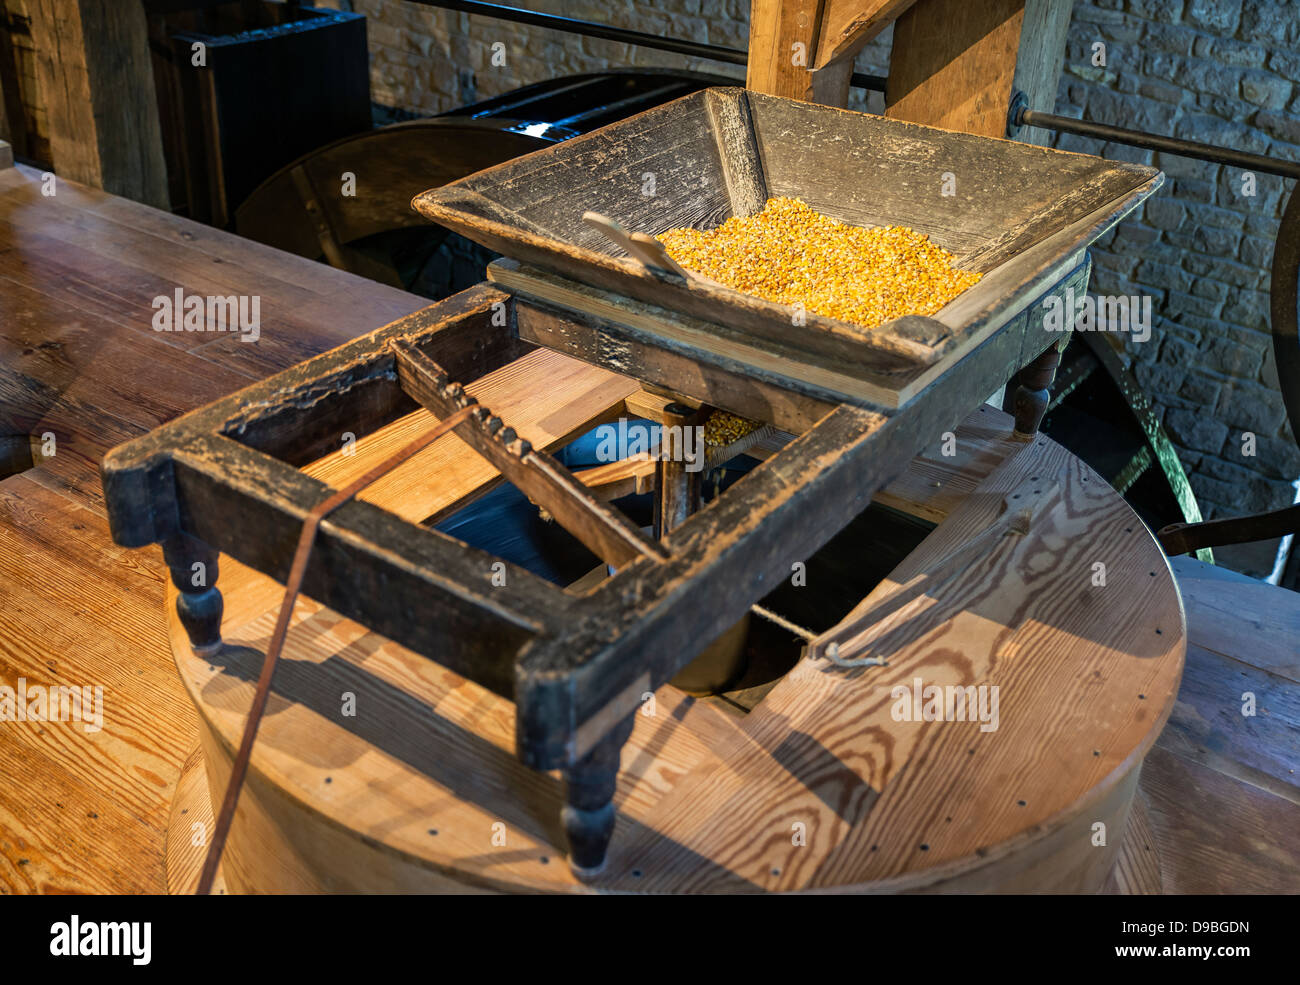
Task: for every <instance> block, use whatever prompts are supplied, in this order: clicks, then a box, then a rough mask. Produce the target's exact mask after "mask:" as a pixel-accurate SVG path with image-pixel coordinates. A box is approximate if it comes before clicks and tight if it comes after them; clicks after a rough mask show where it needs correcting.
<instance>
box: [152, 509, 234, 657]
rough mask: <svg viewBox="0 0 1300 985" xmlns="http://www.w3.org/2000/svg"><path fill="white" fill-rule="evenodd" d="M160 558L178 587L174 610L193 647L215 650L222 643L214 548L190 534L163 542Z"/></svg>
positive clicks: (201, 649) (178, 535) (221, 605)
mask: <svg viewBox="0 0 1300 985" xmlns="http://www.w3.org/2000/svg"><path fill="white" fill-rule="evenodd" d="M162 549H163V560H165V561H166V562H167V567H168V568H169V569H170V570H171V573H172V584H173V585H175V586H176V588H177V589H178V590H179V591H180V595H178V596H177V597H176V613H177V615H179V616H180V617H181V625H182V626H184V627H185V632H186V634H187V635H188V636H189V638H190V646H192V647H194V649H195V650H198V651H205V650H215V649H216V648H217V647H219V646H220V645H221V612H222V608H223V604H222V601H221V593H220V592H219V591H217V552H216V551H214V550H213V549H212V548H211V547H209V546H208V545H207V544H205V543H204V542H203V541H201V540H198V539H196V538H194V537H191V536H190V535H189V534H185V533H181V534H177V535H176V536H175V537H172V538H171V539H169V540H166V541H164V542H163V545H162Z"/></svg>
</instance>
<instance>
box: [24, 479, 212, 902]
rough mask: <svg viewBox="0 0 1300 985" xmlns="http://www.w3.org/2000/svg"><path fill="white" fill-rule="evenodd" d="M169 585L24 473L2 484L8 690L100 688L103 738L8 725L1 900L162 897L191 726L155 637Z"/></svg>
mask: <svg viewBox="0 0 1300 985" xmlns="http://www.w3.org/2000/svg"><path fill="white" fill-rule="evenodd" d="M164 579H165V576H164V574H163V571H162V565H161V563H160V558H159V557H158V554H157V552H149V553H147V554H139V553H136V552H132V551H127V550H124V549H121V548H117V547H115V546H113V545H112V544H111V542H110V541H109V538H108V531H107V527H106V525H105V523H104V520H103V518H102V517H100V516H97V515H95V514H93V513H91V512H90V511H88V510H86V509H83V508H81V507H80V506H78V505H77V504H75V503H74V502H72V501H70V500H68V499H66V498H64V497H62V496H59V495H57V494H55V493H53V492H51V491H50V490H48V489H44V488H42V487H41V486H39V485H37V484H35V483H33V482H31V481H30V480H29V479H28V478H27V477H26V476H12V477H10V478H8V479H5V480H3V481H0V641H3V643H2V644H0V684H3V685H4V686H6V687H10V688H16V687H17V682H18V679H19V678H22V679H24V680H25V681H26V682H27V686H29V687H30V686H33V685H40V686H49V685H63V686H75V687H83V686H91V687H95V686H98V687H101V688H102V689H103V691H102V695H103V698H102V701H103V704H102V708H101V710H102V712H103V720H102V728H100V729H99V730H98V731H87V730H86V725H85V723H76V722H49V723H44V724H41V723H34V722H26V723H20V722H7V723H5V725H4V731H5V741H4V742H3V743H0V772H2V773H3V775H4V776H5V777H6V778H7V782H6V783H4V784H2V785H0V887H3V889H5V890H8V891H16V892H52V893H58V892H63V893H124V892H126V893H130V892H148V893H156V892H161V891H163V888H164V885H163V869H162V853H161V852H162V845H163V837H164V832H165V827H166V819H167V802H168V798H169V797H170V794H171V790H172V785H173V784H174V782H175V776H176V772H177V770H178V769H179V767H180V763H181V760H182V759H183V756H184V749H185V748H186V747H187V746H188V744H189V743H190V742H191V741H192V736H193V729H194V721H195V718H194V713H193V709H192V707H190V705H189V702H188V701H186V700H185V696H184V692H183V690H181V689H180V688H178V687H177V684H178V682H177V680H176V677H175V671H174V667H173V665H172V662H171V659H170V654H169V652H168V650H167V647H166V643H165V636H164V634H162V633H160V628H161V627H160V625H159V621H158V619H159V614H160V612H161V606H162V604H163V594H162V585H163V581H164ZM69 585H75V586H76V591H75V592H69V591H68V586H69ZM92 725H93V723H92Z"/></svg>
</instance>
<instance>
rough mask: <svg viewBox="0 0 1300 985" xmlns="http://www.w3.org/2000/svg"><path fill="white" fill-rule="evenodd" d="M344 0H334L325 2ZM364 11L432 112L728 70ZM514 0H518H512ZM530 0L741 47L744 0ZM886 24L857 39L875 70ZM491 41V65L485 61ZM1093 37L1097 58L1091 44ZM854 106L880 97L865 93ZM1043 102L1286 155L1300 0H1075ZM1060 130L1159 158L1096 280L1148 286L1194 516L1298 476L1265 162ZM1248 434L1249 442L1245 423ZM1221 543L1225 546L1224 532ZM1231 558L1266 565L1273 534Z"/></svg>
mask: <svg viewBox="0 0 1300 985" xmlns="http://www.w3.org/2000/svg"><path fill="white" fill-rule="evenodd" d="M342 2H347V0H334V3H335V5H337V4H338V3H342ZM350 2H351V6H352V8H353V9H355V10H356V11H357V12H359V13H363V14H365V15H366V16H367V18H368V21H369V31H370V46H371V54H372V69H371V71H372V83H371V84H372V93H373V96H374V99H375V100H376V102H378V103H381V104H383V105H386V106H394V107H399V108H403V109H406V110H412V111H416V112H418V113H421V114H423V113H436V112H439V111H442V110H445V109H450V108H452V107H454V106H459V105H463V104H464V103H467V102H471V101H474V100H476V99H484V98H487V97H490V96H495V95H498V94H499V93H501V92H504V91H506V90H508V89H512V88H515V87H517V86H521V85H525V84H527V83H530V82H537V81H541V80H543V79H548V78H551V77H554V76H556V75H559V74H568V73H577V72H591V71H598V70H600V69H602V68H606V67H609V66H617V67H628V66H641V67H652V66H653V67H677V68H688V69H693V70H698V71H705V72H713V73H717V74H723V75H728V76H732V77H735V78H737V79H743V76H744V72H743V69H742V68H741V67H740V66H732V65H726V64H721V63H717V62H708V61H701V60H696V59H688V58H683V57H682V56H679V55H674V54H671V53H668V52H660V51H653V50H650V49H645V48H636V47H629V46H627V45H622V44H616V43H613V42H608V41H599V40H592V39H587V38H578V37H575V36H571V35H559V34H556V33H554V32H551V31H546V30H542V29H540V28H532V27H522V26H517V25H512V24H507V23H504V22H500V21H495V20H490V19H486V18H480V17H471V16H469V15H465V14H458V13H450V12H445V11H435V10H430V9H428V8H423V7H419V6H417V5H415V4H411V3H404V2H401V0H350ZM519 5H521V6H523V5H525V4H524V3H520V4H519ZM526 5H527V6H528V7H529V8H530V9H533V10H538V11H545V12H549V13H559V14H564V15H566V16H570V17H577V18H583V19H588V20H595V21H599V22H602V23H606V24H612V25H616V26H620V27H628V28H632V29H635V30H639V31H646V32H650V33H655V34H662V35H671V36H674V37H682V38H691V39H694V40H703V41H707V42H709V43H711V44H717V45H724V46H727V47H731V48H740V49H743V48H745V47H746V45H747V35H748V24H747V21H748V16H749V3H748V0H660V2H657V3H654V4H649V3H634V2H632V0H528V2H527V4H526ZM891 33H892V32H886V33H885V34H884V35H882V36H881V37H879V38H877V39H876V40H875V41H873V42H872V44H871V45H869V46H868V47H867V48H866V49H865V50H864V51H863V52H862V54H861V55H860V56H859V57H858V59H857V65H856V68H857V70H858V71H862V72H872V73H876V74H885V72H886V70H887V66H888V60H889V46H890V39H891ZM496 42H502V43H503V44H504V45H505V48H504V54H505V65H498V66H494V65H492V64H491V61H492V58H491V56H492V51H493V45H494V44H495V43H496ZM1098 43H1100V44H1101V45H1104V60H1103V59H1102V58H1100V57H1099V53H1100V51H1101V49H1099V48H1098V47H1097V45H1098ZM850 105H851V108H854V109H859V110H868V111H874V112H879V111H881V109H882V102H881V97H880V96H879V94H877V93H870V94H868V93H864V92H862V91H860V90H855V91H854V93H853V96H852V102H851V104H850ZM1056 112H1057V113H1059V114H1061V115H1065V116H1074V117H1086V118H1087V119H1090V120H1094V121H1097V122H1100V123H1110V124H1116V125H1119V126H1125V127H1131V128H1136V129H1144V130H1149V131H1151V132H1155V133H1165V134H1172V135H1174V136H1178V137H1186V138H1189V139H1193V140H1203V141H1210V142H1213V143H1217V144H1221V145H1224V146H1229V147H1234V148H1238V149H1241V150H1247V151H1253V152H1257V153H1265V154H1271V155H1276V156H1278V157H1282V158H1285V159H1288V160H1297V161H1300V5H1297V4H1290V3H1256V2H1248V3H1245V4H1243V3H1242V2H1241V0H1097V2H1096V3H1076V5H1075V8H1074V16H1073V21H1072V23H1071V27H1070V33H1069V40H1068V46H1067V52H1066V64H1065V70H1064V72H1063V74H1062V78H1061V84H1060V88H1059V92H1058V98H1057V105H1056ZM1054 144H1055V146H1058V147H1061V148H1064V149H1067V150H1075V151H1082V152H1085V153H1090V154H1101V155H1102V156H1104V157H1109V158H1115V159H1121V160H1127V161H1136V162H1140V163H1143V164H1154V165H1155V166H1157V167H1159V168H1161V169H1162V170H1163V171H1164V172H1165V173H1166V175H1167V176H1168V181H1167V183H1166V185H1165V187H1164V188H1163V189H1162V190H1161V191H1160V193H1159V194H1158V195H1157V196H1155V197H1153V198H1152V199H1151V200H1149V201H1148V203H1147V204H1146V205H1145V206H1144V208H1143V209H1142V210H1141V212H1139V213H1137V214H1136V215H1135V216H1133V217H1132V218H1130V219H1129V220H1128V221H1126V222H1125V223H1123V224H1122V225H1121V226H1119V227H1118V228H1117V229H1116V230H1115V231H1114V232H1113V233H1111V234H1110V235H1108V236H1106V237H1105V238H1104V239H1103V240H1101V241H1100V242H1099V243H1098V244H1097V249H1096V250H1095V252H1094V259H1095V261H1096V267H1095V272H1094V279H1093V291H1094V292H1095V293H1098V294H1114V295H1133V294H1139V295H1140V294H1149V295H1151V296H1152V297H1153V301H1154V304H1153V307H1154V310H1155V314H1156V325H1155V326H1154V328H1153V331H1152V333H1151V337H1150V340H1149V341H1147V342H1146V343H1142V344H1138V343H1134V342H1133V341H1132V340H1131V339H1129V341H1128V345H1129V351H1130V355H1131V357H1132V359H1133V365H1134V371H1135V373H1136V375H1137V377H1138V379H1139V381H1140V382H1141V383H1142V385H1143V386H1144V388H1145V389H1146V390H1147V392H1148V393H1149V394H1150V395H1151V396H1152V398H1153V400H1154V401H1155V404H1156V406H1157V410H1158V412H1159V413H1160V415H1161V417H1162V420H1163V422H1164V424H1165V427H1166V429H1167V430H1168V432H1169V435H1170V437H1171V438H1172V439H1173V440H1174V442H1175V444H1176V445H1177V446H1178V448H1179V451H1180V454H1181V456H1182V459H1183V462H1184V465H1185V466H1186V468H1187V471H1188V474H1189V476H1190V477H1191V483H1192V487H1193V489H1194V490H1195V491H1196V495H1197V497H1198V499H1199V501H1200V503H1201V507H1202V510H1203V511H1204V512H1205V514H1206V515H1207V516H1208V517H1214V516H1221V515H1234V514H1239V513H1243V512H1253V511H1260V510H1267V509H1276V508H1279V507H1281V506H1285V505H1288V504H1290V503H1291V502H1292V501H1293V498H1294V496H1295V490H1294V488H1293V486H1292V481H1293V480H1295V479H1296V477H1297V476H1300V451H1297V448H1296V444H1295V441H1294V439H1293V437H1292V436H1291V434H1290V430H1289V427H1288V425H1287V423H1286V417H1285V411H1284V408H1283V405H1282V400H1281V396H1280V394H1279V392H1278V389H1277V371H1276V367H1275V365H1274V361H1273V354H1272V349H1271V342H1270V337H1269V334H1268V332H1269V314H1268V290H1269V274H1268V269H1269V265H1270V263H1271V258H1272V249H1273V240H1274V236H1275V234H1276V230H1277V222H1278V217H1279V216H1280V215H1281V211H1282V207H1283V206H1284V204H1285V201H1286V189H1285V187H1284V182H1283V181H1282V179H1280V178H1274V177H1270V176H1267V175H1257V176H1256V177H1255V184H1254V189H1253V190H1254V194H1253V195H1250V194H1246V193H1245V192H1246V190H1247V189H1246V188H1245V187H1244V186H1243V181H1242V179H1243V175H1242V173H1241V172H1240V171H1239V170H1236V169H1231V168H1224V167H1220V166H1218V165H1213V164H1206V163H1202V162H1197V161H1190V160H1187V159H1184V158H1179V157H1173V156H1170V155H1165V154H1156V155H1153V154H1151V153H1149V152H1141V151H1134V150H1132V149H1130V148H1127V147H1124V146H1122V145H1118V144H1103V143H1102V142H1100V141H1097V140H1090V139H1085V138H1080V137H1074V136H1070V135H1061V136H1059V137H1057V138H1056V139H1055V140H1054ZM1246 432H1249V433H1251V434H1253V435H1254V436H1255V438H1254V442H1255V446H1254V452H1255V454H1253V455H1250V454H1246V453H1245V452H1249V451H1250V450H1251V449H1250V448H1249V447H1248V443H1247V442H1246V441H1244V440H1243V435H1244V434H1245V433H1246ZM1227 554H1228V555H1232V554H1233V552H1231V551H1229V552H1227ZM1230 563H1234V564H1235V566H1238V567H1241V568H1243V569H1245V570H1251V571H1252V573H1255V574H1260V573H1266V572H1267V570H1268V569H1269V568H1270V567H1271V555H1270V554H1269V551H1268V549H1264V550H1262V551H1256V552H1255V553H1254V554H1253V555H1243V554H1240V553H1238V554H1237V556H1236V557H1235V558H1234V560H1233V561H1232V562H1230Z"/></svg>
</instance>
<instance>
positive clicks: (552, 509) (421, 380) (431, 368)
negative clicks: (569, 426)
mask: <svg viewBox="0 0 1300 985" xmlns="http://www.w3.org/2000/svg"><path fill="white" fill-rule="evenodd" d="M392 349H393V353H394V355H395V356H396V358H397V372H398V375H399V377H400V379H401V381H402V388H403V389H404V390H405V391H406V392H407V393H409V394H410V395H411V396H412V397H414V398H415V399H416V400H418V401H419V402H420V403H421V404H423V405H424V406H425V407H426V408H428V409H429V410H431V411H432V412H434V413H435V414H437V415H438V416H439V417H447V416H449V415H451V414H453V413H455V412H456V411H457V410H459V409H461V408H464V407H467V406H470V404H469V401H471V400H472V399H473V398H472V397H468V396H467V395H466V394H465V391H464V388H463V387H462V386H461V384H459V383H457V382H455V381H454V380H452V379H451V377H450V376H449V375H448V374H447V371H446V370H444V369H443V368H442V367H441V366H439V365H438V364H437V363H436V362H434V361H433V360H432V359H430V358H429V357H428V356H427V355H425V354H424V353H423V352H421V351H420V350H419V349H417V348H416V347H415V346H414V345H412V344H411V343H409V342H406V341H401V340H398V341H394V342H393V343H392ZM456 434H457V436H459V437H460V438H461V439H462V440H464V442H465V443H466V444H468V445H469V446H470V447H472V448H473V449H474V450H475V451H477V452H478V453H479V454H480V455H482V456H483V457H485V458H486V459H487V460H488V461H489V462H491V463H492V464H493V465H494V466H495V467H496V468H497V470H498V471H499V472H501V474H502V475H503V476H504V477H505V478H507V479H508V480H509V481H510V482H511V483H512V484H513V485H514V486H515V487H516V488H518V489H519V491H520V492H522V493H524V495H526V496H527V497H528V498H529V499H530V500H532V501H533V502H535V503H536V504H537V505H538V506H540V507H541V508H542V509H544V510H546V511H547V512H548V513H549V514H550V515H551V516H553V517H555V519H556V520H557V521H558V522H559V523H560V525H561V526H562V527H564V528H565V529H566V530H567V531H568V532H569V533H571V534H572V535H573V536H574V537H576V538H577V539H578V540H580V541H581V542H582V543H583V544H585V545H586V546H587V548H588V549H590V550H591V551H592V552H593V553H594V554H595V555H596V556H597V557H599V558H602V559H603V560H605V561H607V562H608V563H609V564H613V565H619V566H621V565H624V564H627V563H628V562H630V561H635V560H637V559H639V558H643V557H651V558H662V557H664V556H665V554H666V552H665V551H664V549H663V548H662V547H661V546H660V545H659V544H658V543H657V542H655V541H651V540H649V539H648V538H646V536H645V535H644V534H642V533H641V531H640V530H639V529H638V528H637V527H636V526H634V525H633V524H632V522H631V521H630V520H628V518H627V517H626V516H624V515H623V514H622V513H620V512H619V511H618V510H617V509H615V508H613V507H610V506H607V505H606V504H604V503H602V502H601V501H600V500H598V499H597V498H596V497H594V496H592V495H591V493H589V492H588V491H587V489H586V487H585V486H583V484H582V483H581V482H579V481H578V480H577V479H575V478H574V477H573V475H572V473H570V472H569V470H568V469H566V468H565V467H564V466H563V465H561V464H560V463H559V462H557V461H556V460H555V459H554V458H552V457H551V456H550V455H549V454H547V453H546V452H545V451H542V450H540V449H535V448H533V446H532V444H531V443H530V442H529V441H528V440H527V439H526V438H521V437H519V435H518V433H517V432H516V431H515V429H514V428H513V427H511V426H510V425H509V424H506V423H504V422H503V421H502V419H501V418H500V416H498V415H494V414H492V413H491V411H490V409H489V408H487V407H484V406H483V405H481V404H480V405H479V406H478V407H477V408H476V410H475V411H474V413H472V414H471V415H470V416H469V417H468V418H466V419H465V420H464V421H463V422H462V423H460V424H458V425H457V426H456Z"/></svg>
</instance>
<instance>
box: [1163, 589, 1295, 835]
mask: <svg viewBox="0 0 1300 985" xmlns="http://www.w3.org/2000/svg"><path fill="white" fill-rule="evenodd" d="M1270 587H1272V586H1270ZM1192 611H1193V612H1197V618H1198V619H1199V618H1201V614H1202V613H1204V611H1205V610H1204V609H1201V608H1200V607H1199V606H1198V607H1195V608H1194V609H1193V610H1192ZM1189 632H1190V627H1189ZM1297 639H1300V637H1293V638H1292V642H1293V643H1295V641H1296V640H1297ZM1248 711H1249V712H1250V714H1247V712H1248ZM1160 747H1161V748H1162V749H1166V750H1168V751H1169V752H1172V753H1175V754H1177V755H1178V756H1180V757H1181V758H1183V759H1186V760H1189V761H1191V762H1195V763H1200V764H1202V765H1204V766H1209V767H1210V768H1212V769H1214V770H1217V771H1218V772H1220V773H1222V774H1224V775H1225V776H1230V777H1232V778H1234V779H1236V780H1239V781H1241V782H1243V783H1249V784H1251V785H1252V786H1256V787H1259V788H1260V789H1262V790H1267V791H1268V792H1269V793H1272V794H1275V795H1277V796H1278V797H1282V798H1283V799H1285V800H1289V801H1291V802H1292V803H1293V804H1295V805H1297V810H1298V811H1300V776H1297V775H1296V772H1295V771H1296V768H1297V767H1300V686H1297V685H1296V682H1295V681H1292V680H1288V679H1287V678H1284V677H1279V676H1277V675H1275V674H1270V673H1268V672H1267V671H1264V670H1261V669H1260V668H1259V667H1258V666H1251V665H1249V664H1243V663H1240V662H1238V661H1237V660H1233V659H1231V658H1229V657H1225V656H1222V655H1220V654H1217V653H1214V652H1212V651H1210V650H1206V649H1203V648H1202V647H1200V646H1197V645H1196V644H1191V645H1189V646H1188V648H1187V666H1186V668H1185V669H1184V671H1183V682H1182V686H1181V687H1180V688H1179V691H1178V704H1177V705H1176V706H1175V708H1174V712H1173V715H1171V716H1170V719H1169V724H1168V726H1166V728H1165V731H1164V733H1163V734H1162V735H1161V736H1160ZM1297 816H1298V817H1300V814H1298V815H1297Z"/></svg>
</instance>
